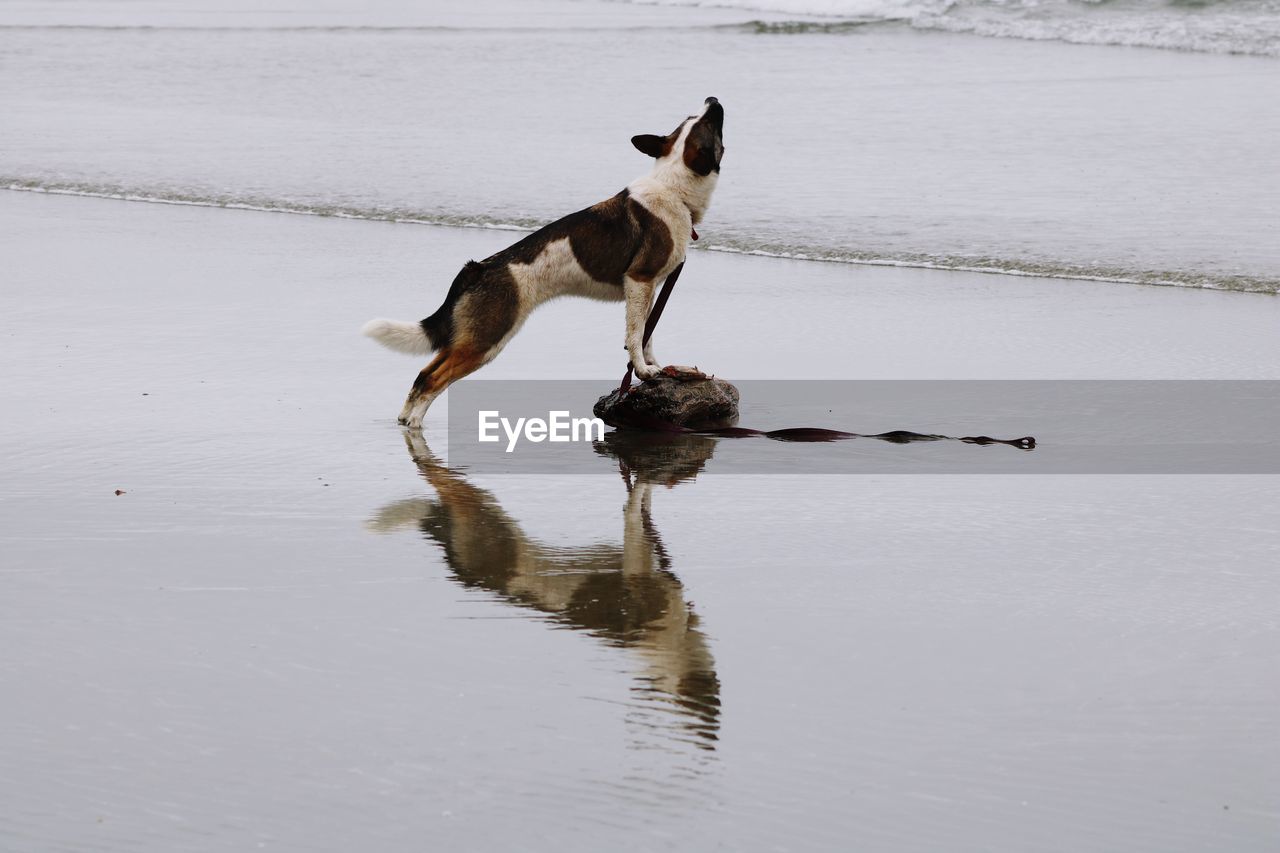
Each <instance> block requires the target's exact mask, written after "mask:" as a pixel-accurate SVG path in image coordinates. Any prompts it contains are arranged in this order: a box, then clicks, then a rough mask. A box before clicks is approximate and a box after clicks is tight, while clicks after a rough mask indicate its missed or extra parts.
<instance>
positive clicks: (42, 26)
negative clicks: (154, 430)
mask: <svg viewBox="0 0 1280 853" xmlns="http://www.w3.org/2000/svg"><path fill="white" fill-rule="evenodd" d="M727 5H728V6H729V8H727V7H725V6H724V5H721V4H715V5H712V4H705V5H700V4H680V3H672V4H663V5H647V4H637V3H607V2H583V3H572V2H546V3H514V2H510V0H486V2H481V3H472V4H467V6H466V7H465V8H464V9H455V8H453V7H452V4H440V5H433V4H425V5H424V4H398V3H379V4H371V5H369V6H364V5H356V4H343V3H336V2H335V3H325V4H318V5H312V4H297V5H294V6H290V5H288V4H273V6H272V7H271V8H270V9H268V10H263V9H259V8H257V7H256V6H254V5H253V4H249V3H244V2H228V3H225V4H219V3H139V4H135V3H103V4H92V3H42V2H31V3H23V4H13V5H5V6H2V7H0V72H2V73H0V114H2V115H3V117H4V120H3V122H0V186H6V187H10V188H15V189H26V190H37V191H53V192H71V193H84V194H91V195H106V196H112V197H126V198H134V199H146V200H152V201H170V202H187V203H199V204H213V205H226V206H242V207H252V208H262V209H271V210H285V211H294V212H307V213H319V214H328V215H342V216H353V217H361V218H375V219H395V220H408V221H416V222H426V223H445V224H470V225H477V226H482V227H494V228H532V227H534V226H536V225H539V224H541V223H543V222H546V221H549V220H551V219H554V218H556V217H558V216H560V215H563V214H564V213H567V212H569V211H571V210H574V209H577V208H580V207H584V206H586V205H588V204H591V203H594V202H595V201H597V200H599V199H601V198H604V197H606V196H607V195H609V194H612V193H613V192H615V191H616V190H617V189H618V188H620V187H622V186H623V185H625V184H626V183H627V182H628V181H630V180H631V179H632V178H634V177H635V176H637V175H638V174H640V173H642V172H644V171H645V170H646V169H647V163H646V161H645V159H644V158H643V157H642V156H641V155H640V154H638V153H637V152H635V151H634V150H632V149H631V147H630V145H629V143H628V139H629V138H630V137H631V136H632V135H634V134H636V133H641V132H659V133H665V132H667V131H668V130H669V129H670V128H671V127H673V126H674V125H675V124H676V123H677V122H678V121H679V119H680V118H682V117H683V116H684V115H686V114H687V113H688V112H689V111H690V110H692V109H694V108H695V107H696V106H697V105H698V104H700V103H701V101H702V99H703V98H704V97H706V96H707V95H715V96H717V97H719V98H720V100H721V101H722V102H723V103H724V104H725V105H726V108H727V115H728V124H727V129H726V145H727V150H728V153H727V155H726V158H725V162H724V172H723V180H722V181H721V186H720V189H719V190H718V193H717V197H716V199H715V202H714V204H713V207H712V210H711V214H710V216H709V217H708V219H707V222H706V224H705V227H703V228H701V229H700V232H701V234H702V237H703V240H702V242H701V243H700V247H702V248H706V249H713V250H722V251H731V252H745V253H758V254H769V255H779V256H786V257H798V258H812V259H822V260H833V261H856V262H868V263H884V264H897V265H912V266H937V267H944V268H961V269H978V270H988V271H1003V272H1011V273H1033V274H1039V275H1047V276H1062V277H1077V278H1101V279H1107V280H1116V281H1122V282H1130V281H1132V282H1147V283H1160V284H1175V285H1187V286H1197V287H1213V288H1225V289H1235V290H1254V291H1263V292H1275V291H1276V290H1277V287H1278V286H1280V272H1278V271H1280V240H1277V239H1276V231H1275V223H1276V222H1277V221H1280V201H1278V200H1280V154H1278V153H1277V151H1278V149H1277V146H1276V145H1275V139H1277V138H1280V111H1277V110H1275V109H1274V104H1275V100H1276V95H1277V92H1280V64H1277V59H1276V57H1275V52H1276V45H1277V43H1278V42H1277V33H1278V32H1280V29H1277V11H1276V9H1277V5H1276V3H1275V2H1273V0H1258V2H1241V3H1190V4H1189V3H1166V2H1136V0H1131V1H1130V2H1124V1H1123V0H1115V2H1107V3H1089V2H1068V0H1053V2H1049V1H1048V0H1046V2H1040V3H1034V2H1029V0H1028V2H945V3H944V2H936V1H935V0H897V2H895V0H884V2H876V1H875V0H854V2H847V3H844V2H822V0H797V1H796V2H790V0H779V2H773V3H769V2H765V0H762V2H761V3H759V4H756V3H742V4H736V3H730V4H727ZM739 5H740V8H731V7H733V6H739ZM957 33H963V34H957ZM973 33H978V34H982V35H986V36H1013V37H1012V38H1003V37H986V38H980V37H976V36H974V35H972V34H973ZM1037 39H1039V40H1037ZM1045 39H1049V40H1045ZM1069 42H1082V43H1081V44H1074V43H1069ZM1128 45H1148V46H1149V47H1145V48H1142V47H1131V46H1128ZM1152 48H1174V49H1152Z"/></svg>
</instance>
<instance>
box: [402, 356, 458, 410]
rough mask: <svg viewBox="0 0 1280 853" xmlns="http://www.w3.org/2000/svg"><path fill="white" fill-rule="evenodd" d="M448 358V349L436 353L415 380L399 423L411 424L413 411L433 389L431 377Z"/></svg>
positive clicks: (428, 403)
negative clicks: (423, 396) (410, 419)
mask: <svg viewBox="0 0 1280 853" xmlns="http://www.w3.org/2000/svg"><path fill="white" fill-rule="evenodd" d="M448 357H449V350H448V349H443V350H440V352H438V353H436V357H435V358H433V359H431V363H430V364H428V365H427V366H426V367H424V368H422V371H421V372H420V373H419V374H418V376H417V378H415V379H414V380H413V387H412V388H410V389H409V396H408V397H407V398H405V401H404V407H403V408H401V409H400V416H399V417H397V418H396V420H397V421H398V422H400V423H402V424H407V423H409V418H410V416H411V415H412V414H413V410H414V408H415V407H416V406H417V405H418V402H419V400H420V399H421V398H422V395H423V394H425V393H427V392H428V391H429V390H430V388H431V377H432V376H433V375H434V374H435V372H436V371H437V370H439V369H440V365H442V364H444V362H445V360H446V359H447V358H448ZM432 399H433V400H434V399H435V398H434V397H433V398H432ZM427 405H428V406H429V405H431V402H430V401H428V402H427ZM425 410H426V407H425V406H424V407H423V411H425ZM419 424H421V418H419Z"/></svg>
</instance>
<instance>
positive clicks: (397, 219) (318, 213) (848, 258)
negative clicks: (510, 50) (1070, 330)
mask: <svg viewBox="0 0 1280 853" xmlns="http://www.w3.org/2000/svg"><path fill="white" fill-rule="evenodd" d="M35 183H36V182H34V181H32V182H25V181H21V180H14V179H8V183H7V185H5V186H0V189H3V190H6V191H8V192H21V193H33V194H36V195H51V196H69V197H73V198H96V199H103V200H106V201H125V202H135V203H142V204H161V205H172V206H177V207H205V208H215V209H222V210H240V211H248V212H252V213H279V214H292V215H295V216H314V217H319V218H331V219H347V220H352V221H358V222H386V223H390V224H393V225H424V226H429V227H436V228H459V229H472V230H481V231H506V232H512V233H521V232H523V233H533V232H534V231H536V230H538V229H539V228H541V227H543V226H545V225H547V224H548V222H543V221H538V222H533V221H523V220H521V221H513V222H503V221H500V220H489V221H486V220H483V219H475V218H473V219H470V220H467V219H462V220H459V221H450V219H449V217H447V216H445V215H441V216H440V217H438V218H435V219H431V218H426V217H415V216H402V215H395V214H387V215H383V216H379V215H376V214H372V213H369V212H365V211H360V210H357V209H354V208H348V207H334V208H331V209H316V208H310V207H306V206H303V205H297V206H285V205H274V204H269V203H263V204H257V203H254V202H249V201H233V200H219V199H202V198H194V197H192V198H183V197H180V196H174V197H165V196H160V195H149V194H146V193H140V192H132V191H128V190H121V191H119V192H112V191H96V190H86V189H80V188H78V187H75V186H71V185H56V184H55V185H52V186H44V185H35ZM691 248H692V249H693V250H694V251H698V252H716V253H720V254H725V255H740V256H744V257H761V258H775V259H778V260H787V261H805V262H813V263H824V264H847V265H852V266H866V267H892V268H900V269H919V270H937V271H940V272H963V273H978V274H980V275H998V276H1012V277H1015V278H1040V279H1050V280H1058V281H1088V282H1102V283H1106V284H1129V285H1137V286H1142V287H1160V288H1179V289H1185V290H1211V291H1215V292H1220V293H1249V294H1261V295H1264V296H1277V295H1280V280H1277V281H1269V280H1260V279H1256V278H1253V277H1250V276H1228V277H1222V278H1220V279H1217V280H1214V279H1212V278H1209V279H1205V280H1191V281H1186V280H1183V281H1179V280H1177V279H1176V278H1175V277H1174V276H1175V274H1173V273H1169V272H1157V271H1150V272H1147V273H1143V274H1142V275H1143V276H1150V277H1136V276H1132V275H1120V274H1117V275H1106V274H1094V273H1090V272H1089V271H1087V270H1083V269H1082V270H1079V271H1074V268H1072V267H1070V266H1066V267H1063V268H1057V269H1054V268H1047V269H1036V268H1035V264H1034V263H1027V264H1026V265H1025V266H1026V267H1027V268H1025V269H1024V268H1021V267H1020V266H1016V265H1015V266H1011V267H999V266H991V265H984V264H971V263H964V262H957V263H947V262H946V261H945V260H943V261H938V260H932V259H928V258H921V259H919V260H912V259H906V258H892V257H878V256H876V254H875V253H870V252H868V253H862V252H859V251H857V250H851V251H850V252H849V254H846V255H838V256H833V257H822V256H820V255H814V254H806V253H804V252H788V251H776V252H775V251H769V250H767V249H748V248H738V247H734V246H726V245H716V244H714V243H708V244H706V245H701V246H699V245H693V246H691ZM862 255H865V256H862ZM1205 275H1208V274H1205ZM1226 282H1235V283H1237V284H1239V285H1240V286H1234V287H1233V286H1231V285H1230V284H1227V283H1226Z"/></svg>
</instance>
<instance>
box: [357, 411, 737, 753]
mask: <svg viewBox="0 0 1280 853" xmlns="http://www.w3.org/2000/svg"><path fill="white" fill-rule="evenodd" d="M615 435H617V434H616V433H614V434H611V435H610V436H609V437H608V439H607V440H606V441H603V442H597V443H596V452H597V453H599V454H601V455H605V456H609V457H613V458H614V459H616V460H617V461H618V463H619V466H620V468H621V469H622V476H623V481H624V482H625V483H626V487H627V499H626V503H625V504H624V506H623V535H622V545H621V547H619V546H617V545H611V544H601V545H587V546H583V547H579V548H559V547H553V546H550V545H547V544H545V543H542V542H539V541H537V540H536V539H531V538H529V537H528V536H526V535H525V533H524V531H523V530H522V529H521V528H520V525H519V524H518V523H516V521H515V520H514V519H513V518H511V516H509V515H507V513H506V512H505V511H503V509H502V506H501V505H500V504H499V503H498V500H497V499H496V498H495V497H494V496H493V495H492V494H491V493H489V492H487V491H485V490H484V489H480V488H477V487H475V486H473V485H471V484H470V483H468V482H467V480H466V479H465V478H463V477H462V476H461V475H460V474H459V473H458V472H456V471H453V470H451V469H449V468H448V467H446V466H445V465H444V464H443V463H442V462H440V460H439V459H437V458H436V457H435V455H434V454H432V452H431V450H430V448H429V447H428V446H427V444H426V442H425V441H424V440H423V439H422V436H421V435H420V434H417V433H415V432H414V431H409V432H407V433H406V434H405V441H406V443H407V445H408V447H409V454H410V456H412V458H413V461H414V463H415V464H416V465H417V466H418V469H419V470H420V471H421V472H422V476H423V477H424V478H425V479H426V480H427V482H428V483H430V484H431V486H432V488H433V489H434V490H435V493H436V498H435V499H434V500H433V499H429V498H414V499H409V500H404V501H397V502H396V503H393V504H389V505H388V506H386V507H384V508H383V509H382V510H381V511H379V513H378V514H377V515H376V516H375V517H374V518H373V519H372V520H371V521H370V522H369V526H370V527H371V528H372V529H374V530H376V531H379V532H386V531H390V530H394V529H398V528H402V527H408V526H416V527H418V528H419V529H420V530H421V531H422V532H423V533H424V534H425V535H426V536H428V537H429V538H431V539H432V540H434V541H436V542H438V543H439V544H440V545H441V547H443V548H444V553H445V559H446V561H447V562H448V564H449V568H450V569H452V571H453V573H454V575H455V577H456V579H457V580H458V581H459V582H460V583H462V584H463V585H464V586H468V587H476V588H480V589H485V590H488V591H490V592H494V593H497V594H498V595H501V596H502V597H503V598H505V599H506V600H508V601H509V602H511V603H512V604H516V605H519V606H523V607H529V608H533V609H535V610H539V611H541V612H543V613H545V614H547V615H548V616H549V617H551V618H552V619H554V620H555V621H557V622H559V623H562V624H564V625H567V626H570V627H573V628H576V629H579V630H583V631H586V632H588V633H590V634H592V635H594V636H596V637H599V638H601V639H602V640H604V641H606V642H608V643H609V644H611V645H615V646H619V647H625V648H627V649H629V650H631V651H632V652H633V653H634V654H635V656H636V657H637V658H638V659H639V661H640V663H641V665H642V667H643V669H642V671H641V673H640V674H639V675H638V676H637V680H638V682H639V686H638V687H636V688H635V689H636V691H637V694H638V697H637V698H640V699H642V700H647V701H650V702H655V701H656V702H659V703H662V704H664V705H666V706H667V707H668V708H670V709H671V710H673V711H675V712H676V713H677V715H678V718H679V720H680V728H681V729H682V730H684V731H686V732H688V733H690V734H692V735H694V737H693V738H692V741H693V742H694V743H696V744H697V745H698V746H700V747H702V748H706V749H711V748H714V747H713V745H714V742H715V740H716V736H717V730H718V728H719V716H720V682H719V680H718V679H717V677H716V672H715V662H714V660H713V659H712V657H711V652H710V650H709V649H708V647H707V638H706V636H705V635H704V634H703V633H702V631H701V630H700V629H699V627H698V617H697V615H696V614H695V613H694V612H693V609H692V607H691V606H690V604H689V602H687V601H686V600H685V597H684V587H683V586H682V585H681V583H680V580H679V579H678V578H677V577H676V576H675V575H674V574H673V573H672V571H671V560H670V558H669V556H668V555H667V552H666V549H665V548H663V545H662V541H661V539H659V537H658V533H657V531H656V530H655V529H654V526H653V520H652V517H651V514H650V508H651V504H652V494H653V487H654V485H655V484H659V483H661V484H665V485H674V484H675V483H678V482H680V481H682V480H687V479H692V478H693V477H694V476H696V474H697V472H698V471H699V470H701V468H702V466H703V465H704V464H705V462H706V460H707V459H708V458H710V456H711V452H712V450H713V448H714V441H712V440H711V439H707V438H699V437H680V438H681V439H682V440H681V441H674V442H672V441H668V442H665V443H664V444H662V445H656V446H652V447H645V446H642V445H633V444H629V443H628V441H627V440H625V439H622V440H619V439H615V438H614V436H615Z"/></svg>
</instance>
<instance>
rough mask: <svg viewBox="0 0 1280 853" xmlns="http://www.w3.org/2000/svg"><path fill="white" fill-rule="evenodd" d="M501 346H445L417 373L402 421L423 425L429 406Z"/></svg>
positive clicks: (415, 427) (486, 362)
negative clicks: (480, 347)
mask: <svg viewBox="0 0 1280 853" xmlns="http://www.w3.org/2000/svg"><path fill="white" fill-rule="evenodd" d="M501 350H502V347H501V346H495V347H492V348H490V349H489V350H488V351H485V352H479V351H477V350H475V349H473V348H471V347H468V346H455V347H450V348H449V349H446V350H442V351H441V353H440V355H439V356H437V357H436V360H435V361H433V362H431V364H429V365H427V368H426V369H425V370H423V371H422V373H420V374H418V378H417V380H415V381H414V383H413V390H411V391H410V392H409V399H408V400H406V401H405V409H406V411H405V412H402V413H401V420H400V422H401V423H402V424H404V425H405V426H407V427H409V428H410V429H420V428H421V427H422V419H423V417H425V416H426V414H427V409H428V408H430V406H431V404H432V403H434V402H435V400H436V398H437V397H439V396H440V395H441V394H443V393H444V392H445V389H446V388H448V387H449V386H450V385H452V384H453V383H454V382H457V381H458V380H459V379H461V378H462V377H464V376H466V375H468V374H470V373H474V372H475V371H477V370H479V369H480V368H481V367H483V366H484V365H486V364H488V363H489V362H490V361H492V360H493V359H494V357H495V356H497V354H498V353H499V352H500V351H501Z"/></svg>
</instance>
